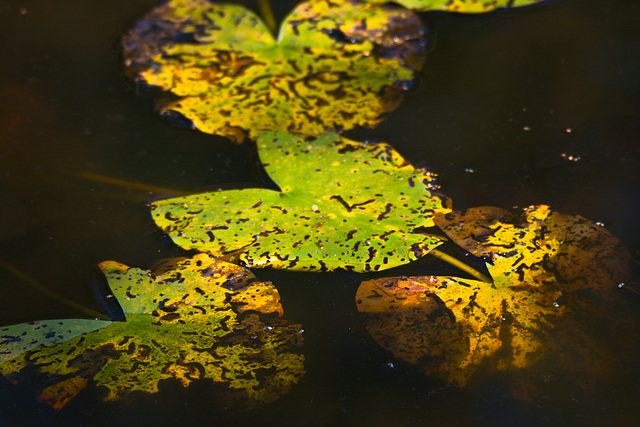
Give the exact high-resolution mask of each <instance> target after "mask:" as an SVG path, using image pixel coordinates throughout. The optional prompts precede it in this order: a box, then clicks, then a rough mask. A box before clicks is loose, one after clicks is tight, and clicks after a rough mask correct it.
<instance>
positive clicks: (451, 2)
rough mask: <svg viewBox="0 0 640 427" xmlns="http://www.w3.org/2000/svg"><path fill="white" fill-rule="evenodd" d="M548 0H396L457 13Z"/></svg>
mask: <svg viewBox="0 0 640 427" xmlns="http://www.w3.org/2000/svg"><path fill="white" fill-rule="evenodd" d="M364 1H367V2H370V3H386V2H387V0H364ZM545 1H548V0H396V1H395V2H396V3H398V4H401V5H403V6H404V7H406V8H409V9H411V10H415V11H418V12H428V11H430V10H433V11H444V12H458V13H485V12H491V11H494V10H497V9H514V8H519V7H527V6H532V5H535V4H538V3H543V2H545Z"/></svg>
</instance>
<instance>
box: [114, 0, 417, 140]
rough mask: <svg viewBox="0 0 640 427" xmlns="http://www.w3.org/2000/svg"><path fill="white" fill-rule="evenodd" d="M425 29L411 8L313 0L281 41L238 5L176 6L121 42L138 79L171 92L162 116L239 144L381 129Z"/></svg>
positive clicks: (202, 1)
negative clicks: (276, 136)
mask: <svg viewBox="0 0 640 427" xmlns="http://www.w3.org/2000/svg"><path fill="white" fill-rule="evenodd" d="M424 32H425V30H424V27H423V25H422V23H421V21H420V19H419V18H418V17H417V16H416V15H415V14H414V13H413V12H411V11H409V10H407V9H403V8H397V7H392V6H389V5H374V4H367V3H361V2H358V1H356V0H332V1H329V0H309V1H307V2H303V3H300V4H299V5H298V6H296V8H295V9H294V10H293V11H292V12H291V13H290V14H289V15H288V16H287V17H286V18H285V19H284V22H283V23H282V25H281V28H280V33H279V35H278V37H277V39H275V38H274V37H273V36H272V35H271V34H270V33H269V31H268V30H267V28H266V26H265V24H264V23H263V22H262V21H261V20H260V19H259V18H258V17H257V16H256V15H255V14H254V13H253V12H252V11H250V10H248V9H246V8H244V7H242V6H240V5H232V4H217V3H212V2H209V1H207V0H171V1H168V2H166V3H164V4H162V5H160V6H158V7H156V8H155V9H153V10H152V11H151V12H149V13H148V14H147V15H145V16H144V17H143V18H142V19H141V20H139V21H138V22H137V23H136V24H135V26H134V27H133V28H132V29H131V30H130V31H129V32H128V33H127V34H126V35H125V37H124V39H123V42H122V46H123V56H124V59H125V65H126V67H127V69H128V71H129V73H130V74H131V75H132V76H133V78H134V79H135V81H137V82H138V83H141V84H144V85H150V86H155V87H158V88H161V89H162V90H165V91H168V92H169V93H170V94H171V95H172V96H173V98H172V99H171V100H168V101H167V100H164V101H162V102H161V103H160V104H159V105H158V109H159V111H160V114H161V115H164V116H167V117H176V116H177V117H180V118H186V119H188V121H189V122H191V124H192V127H193V128H195V129H199V130H201V131H202V132H206V133H211V134H216V135H223V136H226V137H228V138H231V139H233V140H235V141H237V142H242V141H243V140H244V138H245V136H246V135H249V136H250V137H251V138H255V136H256V135H258V134H259V133H261V132H264V131H287V132H292V133H298V134H303V135H318V134H320V133H323V132H325V131H327V130H347V129H351V128H353V127H355V126H366V127H374V126H376V125H377V124H378V123H379V122H380V120H381V117H380V115H381V114H383V113H385V112H389V111H392V110H393V109H395V108H396V106H397V104H398V102H399V101H400V98H401V94H402V92H403V91H404V90H405V88H407V87H409V86H411V82H412V81H413V79H414V76H415V72H416V70H418V69H419V68H420V67H421V66H422V63H423V61H424V53H425V40H424ZM176 98H177V99H176Z"/></svg>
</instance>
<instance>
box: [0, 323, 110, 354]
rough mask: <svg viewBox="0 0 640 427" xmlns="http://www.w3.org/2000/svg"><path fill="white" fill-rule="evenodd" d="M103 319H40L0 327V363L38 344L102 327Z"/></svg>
mask: <svg viewBox="0 0 640 427" xmlns="http://www.w3.org/2000/svg"><path fill="white" fill-rule="evenodd" d="M110 323H111V322H109V321H105V320H90V319H71V320H60V319H59V320H42V321H37V322H29V323H20V324H17V325H12V326H5V327H0V363H2V362H5V361H7V360H10V359H13V358H14V357H18V356H19V355H21V354H22V353H24V352H27V351H29V350H31V349H32V348H35V347H38V346H49V345H53V344H56V343H59V342H64V341H68V340H70V339H72V338H74V337H77V336H79V335H82V334H86V333H87V332H91V331H95V330H96V329H100V328H104V327H106V326H108V325H109V324H110Z"/></svg>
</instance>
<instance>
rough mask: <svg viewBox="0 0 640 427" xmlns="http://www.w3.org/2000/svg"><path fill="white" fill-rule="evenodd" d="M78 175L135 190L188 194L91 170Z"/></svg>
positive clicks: (179, 194)
mask: <svg viewBox="0 0 640 427" xmlns="http://www.w3.org/2000/svg"><path fill="white" fill-rule="evenodd" d="M77 176H78V177H80V178H82V179H86V180H89V181H95V182H101V183H103V184H109V185H115V186H118V187H128V188H131V189H133V190H140V191H149V192H151V193H159V194H172V195H176V196H187V195H188V193H185V192H184V191H180V190H174V189H172V188H164V187H156V186H155V185H147V184H141V183H139V182H133V181H127V180H125V179H118V178H112V177H110V176H105V175H99V174H96V173H91V172H80V173H78V174H77Z"/></svg>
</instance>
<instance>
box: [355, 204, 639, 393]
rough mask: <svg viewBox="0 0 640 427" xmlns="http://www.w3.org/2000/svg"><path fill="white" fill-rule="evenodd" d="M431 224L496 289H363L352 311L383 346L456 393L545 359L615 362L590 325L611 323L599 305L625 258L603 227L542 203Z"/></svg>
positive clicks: (396, 284) (395, 285) (450, 280)
mask: <svg viewBox="0 0 640 427" xmlns="http://www.w3.org/2000/svg"><path fill="white" fill-rule="evenodd" d="M436 222H437V223H438V224H439V225H440V226H441V227H442V228H443V230H444V231H445V232H446V233H447V234H448V235H449V236H450V237H451V238H452V239H453V240H454V241H456V242H457V243H458V244H460V245H461V246H462V247H463V248H465V249H467V250H469V251H470V252H472V253H473V254H474V255H477V256H485V257H488V258H489V259H490V260H491V262H490V263H489V264H488V266H487V267H488V270H489V272H490V273H491V275H492V277H493V279H494V282H493V283H492V284H488V283H483V282H480V281H476V280H470V279H460V278H455V277H434V276H423V277H411V278H384V279H377V280H370V281H367V282H363V283H362V284H361V286H360V288H359V289H358V292H357V297H356V300H357V304H358V309H359V311H361V312H363V313H367V314H369V316H368V321H367V322H368V323H367V327H368V329H369V331H370V333H371V334H372V335H373V337H374V338H375V339H376V340H377V341H378V343H379V344H380V345H381V346H383V347H384V348H386V349H388V350H390V351H392V352H393V354H394V355H395V356H396V357H398V358H400V359H402V360H405V361H407V362H410V363H415V364H419V365H420V366H422V367H423V368H424V369H425V371H426V372H428V373H437V374H438V375H440V376H441V377H443V378H444V379H446V380H447V381H451V382H454V383H457V384H459V385H461V386H464V385H466V384H467V383H468V381H469V380H470V378H471V377H472V376H473V375H474V374H476V372H477V371H479V370H482V369H484V370H485V371H486V370H488V371H489V372H490V371H493V370H512V369H519V368H529V367H531V366H533V365H535V364H536V363H538V362H540V361H541V360H543V359H546V360H551V359H556V360H558V361H559V360H562V363H563V365H562V367H561V368H560V369H573V368H575V367H578V368H577V369H583V370H585V371H589V370H590V369H592V370H593V369H611V368H612V367H613V366H614V365H615V361H614V359H613V358H612V354H611V352H610V350H609V349H608V348H607V346H605V345H602V344H601V342H600V341H599V339H597V338H595V333H594V330H592V329H591V328H592V327H593V328H594V329H596V328H600V325H599V324H601V323H602V322H603V321H604V320H606V319H607V318H608V316H610V315H608V314H607V313H609V312H608V311H607V309H604V307H605V306H606V307H608V308H610V307H609V305H608V304H609V303H612V304H615V303H616V301H617V300H618V298H616V294H615V289H616V288H617V286H616V285H617V284H618V283H620V282H621V281H624V280H626V277H627V276H628V266H629V255H628V253H627V251H626V249H625V248H624V247H623V246H622V244H621V243H620V241H619V240H617V239H616V238H615V237H614V236H612V235H611V234H610V233H608V232H607V231H606V230H605V229H604V228H603V227H601V226H599V225H596V224H595V223H593V222H591V221H588V220H586V219H584V218H581V217H578V216H569V215H562V214H559V213H554V212H551V211H550V209H549V208H548V207H547V206H537V207H531V208H529V209H527V210H526V211H525V213H524V215H523V217H522V218H518V217H514V216H513V215H510V214H508V213H507V212H506V211H503V210H500V209H497V208H475V209H470V210H468V211H466V212H465V213H459V212H453V213H451V214H448V215H445V216H441V217H438V218H437V219H436ZM572 352H573V353H572ZM596 367H597V368H596ZM582 374H584V372H583V373H582Z"/></svg>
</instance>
